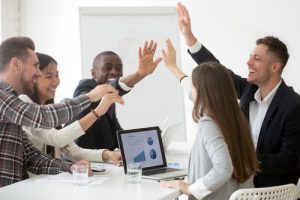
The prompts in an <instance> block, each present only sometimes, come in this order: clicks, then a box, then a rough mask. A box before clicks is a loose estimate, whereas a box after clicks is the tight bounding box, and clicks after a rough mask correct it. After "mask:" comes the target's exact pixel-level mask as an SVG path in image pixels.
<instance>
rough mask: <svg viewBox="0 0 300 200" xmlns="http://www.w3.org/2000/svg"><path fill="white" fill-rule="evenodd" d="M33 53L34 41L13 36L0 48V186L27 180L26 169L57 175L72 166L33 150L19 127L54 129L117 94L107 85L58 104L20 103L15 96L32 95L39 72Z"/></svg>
mask: <svg viewBox="0 0 300 200" xmlns="http://www.w3.org/2000/svg"><path fill="white" fill-rule="evenodd" d="M34 50H35V46H34V42H33V41H32V40H31V39H30V38H28V37H12V38H9V39H7V40H5V41H3V42H2V44H1V46H0V187H3V186H6V185H9V184H12V183H15V182H18V181H21V180H23V179H26V178H28V174H27V170H28V171H30V172H33V173H35V174H41V173H46V174H57V173H59V172H61V171H69V169H70V167H71V165H72V163H67V162H62V161H61V160H58V159H53V158H51V157H48V156H46V155H44V154H42V153H41V152H40V151H38V150H37V149H36V148H34V147H33V145H32V143H31V142H30V141H29V140H28V138H27V136H26V134H24V133H23V131H22V126H30V127H35V128H37V127H40V128H52V127H56V126H58V125H61V124H63V123H66V122H68V121H69V120H70V119H72V118H73V117H74V116H75V115H77V114H79V113H80V112H81V111H82V110H84V109H85V108H87V107H88V106H89V105H90V104H91V102H95V101H99V99H101V98H102V97H103V96H104V95H105V94H106V93H109V92H116V93H117V91H116V89H114V88H113V87H111V86H110V85H107V87H105V89H103V88H101V90H100V87H96V88H95V89H94V90H92V91H91V92H89V93H87V94H85V95H81V96H78V97H76V98H74V99H69V100H65V101H63V102H61V103H57V104H51V105H46V106H40V105H36V104H29V103H25V102H23V101H21V100H20V99H19V98H18V95H20V94H31V93H32V92H33V90H34V84H35V82H36V80H37V78H38V76H39V73H40V71H39V60H38V58H37V55H36V53H35V51H34ZM79 162H83V163H88V162H87V161H79ZM90 175H91V171H90Z"/></svg>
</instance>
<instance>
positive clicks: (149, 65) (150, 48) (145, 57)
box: [138, 40, 162, 76]
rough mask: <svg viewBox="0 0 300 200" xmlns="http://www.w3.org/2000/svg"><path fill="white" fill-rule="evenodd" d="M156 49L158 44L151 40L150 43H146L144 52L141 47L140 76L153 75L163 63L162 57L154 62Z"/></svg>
mask: <svg viewBox="0 0 300 200" xmlns="http://www.w3.org/2000/svg"><path fill="white" fill-rule="evenodd" d="M156 47H157V43H156V42H153V40H151V41H150V42H149V43H148V41H146V42H145V43H144V47H143V50H142V48H141V47H140V48H139V68H138V74H139V75H141V76H147V75H149V74H152V73H153V71H154V70H155V69H156V67H157V65H158V64H159V63H160V61H162V58H161V57H158V58H157V59H156V60H155V61H153V57H154V54H155V51H156Z"/></svg>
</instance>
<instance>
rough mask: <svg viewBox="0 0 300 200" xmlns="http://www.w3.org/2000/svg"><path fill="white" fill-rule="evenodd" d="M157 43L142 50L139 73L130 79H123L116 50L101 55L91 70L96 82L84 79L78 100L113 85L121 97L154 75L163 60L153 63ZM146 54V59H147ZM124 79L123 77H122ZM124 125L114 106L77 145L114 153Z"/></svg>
mask: <svg viewBox="0 0 300 200" xmlns="http://www.w3.org/2000/svg"><path fill="white" fill-rule="evenodd" d="M156 47H157V44H156V43H155V42H153V41H150V42H149V43H148V42H145V43H144V47H143V51H141V48H140V49H139V66H138V70H137V71H136V72H135V73H133V74H131V75H128V76H123V63H122V60H121V58H120V57H119V56H118V55H117V54H116V53H114V52H112V51H105V52H102V53H99V54H98V55H97V56H96V57H95V58H94V62H93V67H92V69H91V74H92V79H84V80H81V81H80V82H79V84H78V86H77V88H76V89H75V92H74V95H73V96H74V97H76V96H78V95H82V94H85V93H87V92H89V91H90V90H92V89H93V88H95V87H96V86H97V85H99V84H104V83H107V82H110V84H112V85H114V87H115V88H116V89H118V90H119V95H124V94H126V93H127V92H129V90H130V89H131V88H132V87H133V86H134V85H135V84H136V83H138V82H139V81H141V80H142V79H143V78H145V77H146V76H147V75H149V74H151V73H152V72H153V71H154V70H155V68H156V66H157V65H158V63H159V62H160V61H161V58H157V59H156V60H155V61H153V56H154V53H155V51H156ZM145 55H146V56H145ZM122 76H123V77H122ZM96 105H97V103H93V104H91V106H90V107H89V108H88V109H86V110H85V111H83V112H82V113H80V115H78V116H77V117H76V119H80V118H81V117H83V116H84V115H86V113H87V112H89V111H90V110H91V109H93V108H95V107H96ZM120 129H121V126H120V124H119V122H118V119H117V117H116V110H115V105H112V106H111V107H110V109H109V110H108V111H107V112H106V114H105V115H103V116H101V117H100V118H99V119H98V120H97V121H96V122H95V123H94V124H93V125H92V126H91V127H90V128H89V129H87V131H86V134H84V135H82V136H81V137H79V138H78V139H77V140H76V143H77V144H78V145H79V146H80V147H82V148H87V149H109V150H114V149H115V148H117V147H118V141H117V136H116V131H118V130H120Z"/></svg>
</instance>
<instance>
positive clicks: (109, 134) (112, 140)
mask: <svg viewBox="0 0 300 200" xmlns="http://www.w3.org/2000/svg"><path fill="white" fill-rule="evenodd" d="M118 81H119V80H113V81H111V82H110V84H111V85H112V86H114V87H115V88H116V89H117V90H118V91H119V95H124V94H126V93H127V92H126V91H124V90H122V88H121V87H120V86H119V84H118ZM97 85H98V84H97V83H96V81H95V80H94V79H84V80H81V81H80V82H79V84H78V86H77V88H76V89H75V91H74V95H73V96H74V97H76V96H79V95H81V94H85V93H88V92H89V91H91V90H92V89H94V88H95V87H96V86H97ZM98 104H99V102H94V103H92V104H91V106H90V107H89V108H87V109H86V110H84V111H83V112H81V113H80V114H79V115H78V116H77V117H76V118H75V119H73V121H74V120H78V119H80V118H82V117H83V116H85V115H86V114H87V113H89V112H91V109H95V108H96V107H97V106H98ZM120 129H121V126H120V124H119V121H118V119H117V117H116V112H115V104H113V105H112V106H111V107H110V108H109V110H108V111H107V112H106V113H105V115H103V116H101V117H100V118H99V119H98V120H97V121H96V122H95V123H94V124H93V125H92V126H91V127H90V128H88V129H87V130H86V133H85V134H84V135H82V136H81V137H79V138H78V139H77V140H75V142H76V143H77V144H78V146H80V147H82V148H87V149H109V150H114V149H115V148H117V147H118V140H117V135H116V131H118V130H120Z"/></svg>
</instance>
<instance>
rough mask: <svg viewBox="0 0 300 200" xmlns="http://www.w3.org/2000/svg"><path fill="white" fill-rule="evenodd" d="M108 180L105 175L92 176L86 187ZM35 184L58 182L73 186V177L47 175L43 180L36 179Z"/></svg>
mask: <svg viewBox="0 0 300 200" xmlns="http://www.w3.org/2000/svg"><path fill="white" fill-rule="evenodd" d="M107 179H108V176H105V175H94V176H91V177H88V185H89V184H91V183H93V184H94V183H95V184H99V183H102V182H104V181H106V180H107ZM37 182H58V183H71V184H73V182H74V180H73V176H72V174H70V173H68V172H62V173H60V174H56V175H48V176H46V177H44V178H41V179H38V180H37Z"/></svg>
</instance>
